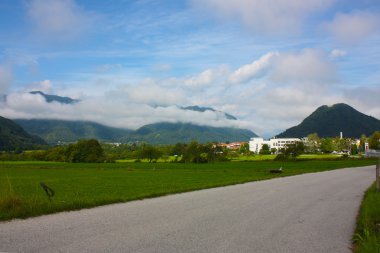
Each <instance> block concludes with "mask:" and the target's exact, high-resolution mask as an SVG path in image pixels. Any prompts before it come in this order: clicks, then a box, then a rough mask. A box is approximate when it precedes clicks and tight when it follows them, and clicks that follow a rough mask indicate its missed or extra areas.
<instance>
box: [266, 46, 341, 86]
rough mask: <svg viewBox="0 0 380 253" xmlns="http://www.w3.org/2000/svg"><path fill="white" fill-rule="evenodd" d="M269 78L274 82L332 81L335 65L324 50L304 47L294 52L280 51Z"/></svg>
mask: <svg viewBox="0 0 380 253" xmlns="http://www.w3.org/2000/svg"><path fill="white" fill-rule="evenodd" d="M271 78H273V80H274V81H275V82H279V83H289V82H301V83H302V82H316V83H324V82H333V81H334V80H335V79H336V73H335V67H334V65H333V64H332V63H331V61H330V60H329V57H328V55H326V53H325V52H323V51H320V50H314V49H306V50H303V51H301V52H295V53H282V54H281V55H280V56H279V57H277V58H276V60H275V62H274V64H273V71H272V73H271Z"/></svg>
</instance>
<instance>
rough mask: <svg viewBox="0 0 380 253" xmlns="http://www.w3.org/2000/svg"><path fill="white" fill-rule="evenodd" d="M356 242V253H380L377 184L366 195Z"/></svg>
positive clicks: (379, 198) (379, 217)
mask: <svg viewBox="0 0 380 253" xmlns="http://www.w3.org/2000/svg"><path fill="white" fill-rule="evenodd" d="M354 242H355V243H356V248H355V252H356V253H380V192H376V189H375V184H373V185H372V186H371V187H370V188H369V189H368V190H367V192H366V193H365V195H364V199H363V201H362V205H361V207H360V212H359V218H358V224H357V228H356V233H355V235H354Z"/></svg>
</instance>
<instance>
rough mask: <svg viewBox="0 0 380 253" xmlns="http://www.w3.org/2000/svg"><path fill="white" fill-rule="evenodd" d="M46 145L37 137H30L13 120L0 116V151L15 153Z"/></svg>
mask: <svg viewBox="0 0 380 253" xmlns="http://www.w3.org/2000/svg"><path fill="white" fill-rule="evenodd" d="M43 145H46V142H45V141H43V140H42V139H41V138H39V137H37V136H33V135H30V134H29V133H27V132H26V131H25V130H24V129H23V128H22V127H21V126H20V125H18V124H17V123H15V122H14V121H13V120H10V119H7V118H4V117H2V116H0V150H1V151H15V150H25V149H35V148H40V147H41V146H43Z"/></svg>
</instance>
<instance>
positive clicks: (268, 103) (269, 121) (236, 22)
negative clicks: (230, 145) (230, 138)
mask: <svg viewBox="0 0 380 253" xmlns="http://www.w3.org/2000/svg"><path fill="white" fill-rule="evenodd" d="M0 11H1V13H2V15H1V16H0V94H7V95H8V97H7V100H6V101H4V102H2V106H1V108H0V114H1V115H3V116H5V117H9V118H58V119H68V120H91V121H96V122H99V123H103V124H106V125H111V126H116V127H125V128H138V127H139V126H142V125H144V124H148V123H154V122H160V121H169V122H177V121H180V122H193V123H196V124H208V125H212V126H234V127H242V128H248V129H250V130H253V131H254V132H256V133H257V134H260V135H264V136H270V135H272V134H276V133H279V132H281V131H282V130H284V129H286V128H288V127H290V126H293V125H295V124H298V123H299V122H300V121H301V120H302V119H303V118H305V117H306V116H307V115H309V114H310V113H311V112H312V111H314V110H315V109H316V108H317V107H319V106H321V105H324V104H328V105H332V104H334V103H340V102H344V103H348V104H350V105H352V106H354V107H355V108H357V109H358V110H360V111H362V112H364V113H366V114H369V115H372V116H375V117H377V118H380V107H379V106H378V101H379V98H380V46H379V45H380V29H379V27H380V15H379V14H380V2H379V1H377V0H362V1H348V0H309V1H304V0H267V1H261V0H233V1H232V0H184V1H169V0H161V1H158V0H140V1H123V0H108V1H90V0H88V1H85V0H82V1H81V0H77V1H74V0H20V1H17V0H4V1H1V2H0ZM37 89H38V90H42V91H45V92H46V93H49V94H58V95H64V96H70V97H73V98H79V99H81V101H82V102H81V103H78V104H76V105H65V106H64V105H60V104H47V103H46V102H45V101H44V100H43V99H42V98H41V97H40V96H39V95H31V94H28V92H29V91H31V90H37ZM188 105H199V106H208V107H213V108H215V109H217V110H220V111H224V112H227V113H230V114H233V115H235V116H236V117H237V118H239V120H238V121H231V120H226V119H224V118H223V117H222V116H221V115H222V114H218V113H211V112H206V113H196V112H184V111H183V110H181V109H180V108H179V107H181V106H188Z"/></svg>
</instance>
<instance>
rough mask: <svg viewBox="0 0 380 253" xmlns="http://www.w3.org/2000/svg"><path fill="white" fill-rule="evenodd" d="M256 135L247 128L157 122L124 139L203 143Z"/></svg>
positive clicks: (165, 142) (243, 138) (246, 138)
mask: <svg viewBox="0 0 380 253" xmlns="http://www.w3.org/2000/svg"><path fill="white" fill-rule="evenodd" d="M254 136H257V135H256V134H255V133H253V132H252V131H250V130H245V129H237V128H229V127H210V126H198V125H193V124H189V123H156V124H150V125H145V126H143V127H141V128H139V129H138V130H136V131H135V132H133V133H132V134H130V135H129V136H128V138H126V139H124V141H145V142H149V143H151V144H174V143H178V142H181V143H188V142H191V141H193V140H195V141H198V142H201V143H205V142H213V141H216V142H226V141H230V142H233V141H248V140H249V139H250V138H251V137H254Z"/></svg>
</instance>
